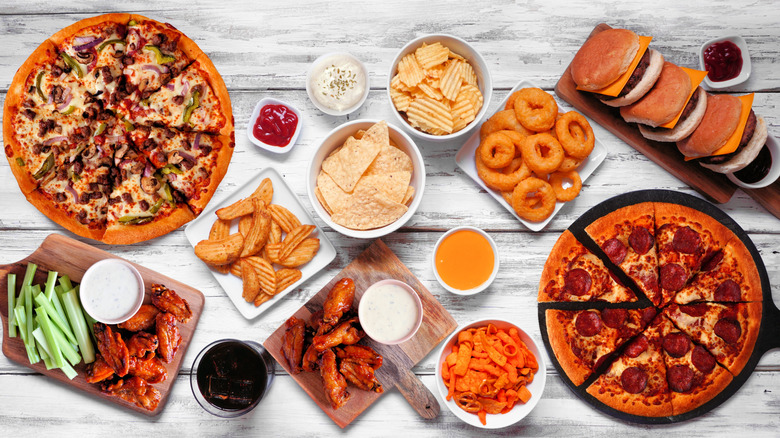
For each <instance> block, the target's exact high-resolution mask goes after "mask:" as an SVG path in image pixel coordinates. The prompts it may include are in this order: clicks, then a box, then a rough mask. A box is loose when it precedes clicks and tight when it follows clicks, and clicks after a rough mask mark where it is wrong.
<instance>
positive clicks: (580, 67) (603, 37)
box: [571, 29, 639, 91]
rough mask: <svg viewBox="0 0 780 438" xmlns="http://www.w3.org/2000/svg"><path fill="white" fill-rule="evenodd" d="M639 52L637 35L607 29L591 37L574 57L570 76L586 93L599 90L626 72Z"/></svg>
mask: <svg viewBox="0 0 780 438" xmlns="http://www.w3.org/2000/svg"><path fill="white" fill-rule="evenodd" d="M638 51H639V36H638V35H637V34H635V33H634V32H632V31H630V30H627V29H607V30H605V31H603V32H599V33H597V34H596V35H593V36H592V37H591V38H590V39H589V40H587V41H585V44H583V45H582V47H580V50H579V51H578V52H577V54H576V55H574V60H572V62H571V76H572V79H574V82H575V83H576V84H577V85H578V86H580V87H582V88H583V89H585V90H588V91H596V90H600V89H602V88H604V87H606V86H607V85H609V84H611V83H613V82H615V81H616V80H617V79H618V78H619V77H620V75H622V74H623V73H625V72H626V70H628V67H629V66H630V65H631V61H633V60H634V57H635V56H636V53H637V52H638Z"/></svg>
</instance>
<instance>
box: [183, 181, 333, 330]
mask: <svg viewBox="0 0 780 438" xmlns="http://www.w3.org/2000/svg"><path fill="white" fill-rule="evenodd" d="M264 178H269V179H270V180H271V182H272V183H273V186H274V197H273V201H272V202H273V203H274V204H279V205H281V206H284V207H285V208H287V209H288V210H290V211H291V212H292V213H293V214H294V215H296V216H298V219H300V221H301V223H303V224H315V222H314V220H312V218H311V216H309V213H308V212H307V211H306V210H305V209H304V208H303V206H302V205H301V203H300V202H299V201H298V197H296V196H295V194H294V193H293V192H292V191H291V190H290V188H289V187H288V186H287V184H286V183H285V182H284V179H283V178H282V176H281V175H279V173H278V172H277V171H276V170H274V169H272V168H270V167H268V168H265V169H263V170H261V171H260V173H258V174H257V175H255V176H254V177H252V178H250V179H249V181H247V182H246V184H244V185H242V186H241V187H239V188H238V189H236V190H235V191H234V192H233V193H232V194H231V195H230V196H228V197H227V198H225V199H223V200H222V201H221V202H220V203H219V204H216V205H213V206H212V207H211V208H210V209H209V210H208V211H204V212H203V213H201V215H200V216H198V218H197V219H195V220H194V221H192V222H190V224H189V225H187V228H186V229H185V230H184V234H186V235H187V240H189V241H190V244H191V245H192V246H193V247H194V246H195V245H196V244H197V243H198V242H200V241H201V240H204V239H208V237H209V231H211V226H212V225H213V224H214V221H215V220H216V219H217V215H216V214H215V213H214V212H215V211H217V209H219V208H222V207H226V206H228V205H230V204H232V203H234V202H236V201H238V200H239V199H241V198H246V197H247V196H249V195H251V194H252V193H253V192H254V191H255V189H256V188H257V186H258V185H260V181H262V180H263V179H264ZM315 225H316V224H315ZM230 232H231V233H237V232H238V220H234V221H233V224H232V225H231V226H230ZM312 235H313V236H314V237H317V238H319V239H320V249H319V251H318V252H317V255H315V256H314V258H313V259H312V260H311V261H310V262H309V263H306V264H305V265H303V266H299V267H298V269H300V270H301V274H302V275H301V279H300V280H298V281H296V282H295V283H293V284H292V285H291V286H290V287H288V288H287V289H285V290H284V291H282V292H281V293H279V294H277V295H275V296H274V297H273V298H271V299H270V300H268V301H266V302H265V303H263V304H262V305H260V306H259V307H255V305H254V304H252V303H248V302H247V301H246V300H244V298H243V297H242V296H241V293H242V290H243V283H242V281H241V279H240V278H238V277H236V276H235V275H232V274H221V273H219V272H217V271H214V270H211V275H213V276H214V278H215V279H216V280H217V282H218V283H219V284H220V286H222V289H224V291H225V293H226V294H227V296H228V297H229V298H230V300H231V301H233V304H234V305H235V306H236V308H237V309H238V311H239V312H240V313H241V315H243V316H244V318H247V319H252V318H255V317H257V316H259V315H260V314H262V313H263V312H265V311H266V310H268V309H269V308H270V307H271V306H273V305H274V303H276V302H278V301H279V300H281V299H282V297H284V296H285V295H287V294H289V293H290V292H292V291H294V290H295V289H297V288H298V286H299V285H300V284H301V283H303V282H304V281H306V280H308V279H309V277H311V276H312V275H314V274H315V273H317V272H318V271H319V270H320V269H322V268H324V267H325V266H328V264H330V262H331V261H333V259H334V258H336V248H334V247H333V244H331V243H330V240H328V237H327V236H325V233H323V232H322V231H321V230H320V229H319V228H317V230H315V231H314V233H312ZM204 265H205V264H204ZM209 269H210V268H209Z"/></svg>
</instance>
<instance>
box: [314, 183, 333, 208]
mask: <svg viewBox="0 0 780 438" xmlns="http://www.w3.org/2000/svg"><path fill="white" fill-rule="evenodd" d="M314 196H316V197H317V200H318V201H320V205H322V208H324V209H325V211H327V212H328V214H333V210H331V208H330V206H329V205H328V203H327V202H326V201H325V198H324V197H323V196H322V192H321V191H320V188H319V187H315V188H314Z"/></svg>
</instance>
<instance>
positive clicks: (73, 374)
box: [60, 362, 79, 380]
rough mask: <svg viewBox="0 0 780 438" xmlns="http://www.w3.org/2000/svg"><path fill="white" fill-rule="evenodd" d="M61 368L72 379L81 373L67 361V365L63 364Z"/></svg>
mask: <svg viewBox="0 0 780 438" xmlns="http://www.w3.org/2000/svg"><path fill="white" fill-rule="evenodd" d="M60 369H61V370H62V372H63V373H65V377H67V378H68V379H70V380H73V378H74V377H76V376H78V375H79V373H77V372H76V370H74V369H73V367H72V366H70V365H69V364H68V363H67V362H65V365H64V366H61V367H60Z"/></svg>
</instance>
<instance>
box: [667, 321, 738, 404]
mask: <svg viewBox="0 0 780 438" xmlns="http://www.w3.org/2000/svg"><path fill="white" fill-rule="evenodd" d="M653 324H654V326H655V325H657V326H658V329H659V331H660V333H661V336H662V343H661V345H662V346H663V351H664V362H665V363H666V381H667V383H668V385H669V390H670V392H671V397H672V415H680V414H684V413H686V412H689V411H691V410H693V409H696V408H698V407H699V406H701V405H703V404H705V403H707V402H708V401H710V400H712V399H713V398H714V397H715V396H716V395H718V394H719V393H720V392H721V391H723V390H724V389H725V388H726V387H727V386H728V385H729V383H731V380H732V376H731V374H730V373H729V372H728V370H726V369H725V368H723V367H722V366H721V365H719V364H718V363H717V361H716V360H715V358H714V357H713V355H712V354H710V352H708V351H707V350H706V349H705V348H704V347H702V346H701V345H698V344H696V343H694V342H693V341H692V340H691V338H690V337H689V336H688V335H686V334H685V333H683V332H681V331H680V330H678V329H677V328H676V327H675V326H674V324H672V322H671V321H669V319H667V318H666V317H665V316H664V315H660V316H659V317H658V318H656V320H655V321H654V322H653Z"/></svg>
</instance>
